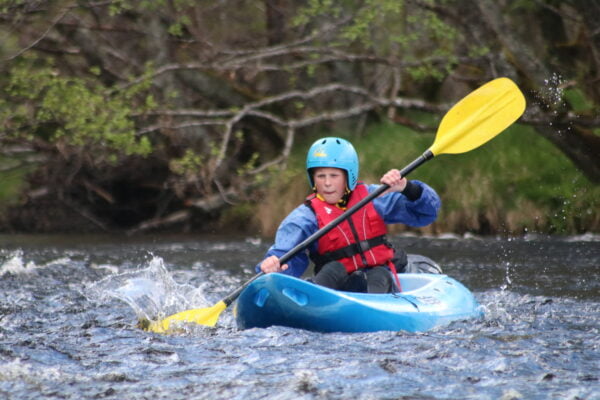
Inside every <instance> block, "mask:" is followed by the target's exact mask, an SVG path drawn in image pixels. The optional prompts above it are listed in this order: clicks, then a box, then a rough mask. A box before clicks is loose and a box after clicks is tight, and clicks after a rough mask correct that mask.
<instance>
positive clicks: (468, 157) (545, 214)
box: [0, 117, 600, 237]
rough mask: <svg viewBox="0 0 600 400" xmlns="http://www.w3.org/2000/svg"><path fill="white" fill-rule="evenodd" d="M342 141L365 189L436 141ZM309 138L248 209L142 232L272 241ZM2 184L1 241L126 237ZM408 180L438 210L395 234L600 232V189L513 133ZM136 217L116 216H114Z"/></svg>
mask: <svg viewBox="0 0 600 400" xmlns="http://www.w3.org/2000/svg"><path fill="white" fill-rule="evenodd" d="M426 118H427V117H426ZM324 135H340V136H344V134H343V133H331V132H330V133H324V134H323V136H324ZM346 137H348V139H350V140H351V141H352V142H353V143H354V145H355V147H356V148H357V150H358V152H359V155H360V162H361V172H360V176H361V179H363V180H364V181H366V182H376V181H377V180H378V177H379V176H381V175H382V174H383V173H384V172H385V171H387V170H388V169H390V168H399V169H400V168H402V167H404V166H405V165H407V164H408V163H409V162H410V161H412V160H413V159H414V158H416V157H418V156H419V155H420V154H421V153H423V151H425V150H426V149H427V148H428V147H429V146H430V145H431V143H433V140H434V134H433V133H418V132H415V131H412V130H409V129H407V128H404V127H400V126H398V125H392V124H378V125H373V126H371V127H370V128H369V129H368V130H367V131H366V132H364V133H362V134H361V135H359V136H354V137H350V136H346ZM314 139H315V137H307V138H305V139H304V141H303V142H297V143H296V144H295V146H294V152H293V153H292V155H291V156H290V159H289V162H288V164H287V169H285V170H283V171H271V174H269V175H264V176H262V177H261V179H264V183H263V184H262V185H258V186H257V188H256V189H255V190H254V191H253V192H252V193H250V194H249V196H248V198H249V199H254V200H246V201H238V202H235V203H233V204H231V205H228V206H227V207H225V208H223V209H222V210H221V211H220V212H212V213H203V212H201V211H200V210H197V209H192V208H188V209H187V210H185V211H187V212H188V214H189V215H188V218H186V219H185V220H184V221H183V220H182V221H177V220H174V221H172V222H168V223H164V224H157V227H156V228H153V229H149V231H161V232H198V233H215V232H239V233H248V234H258V235H261V236H264V237H270V236H272V235H273V234H274V232H275V230H276V228H277V226H278V224H279V222H280V221H281V219H283V218H284V217H285V215H287V213H289V212H290V211H291V210H292V209H293V208H294V207H296V206H297V205H298V204H300V203H301V201H302V200H303V199H304V197H305V196H306V195H307V194H308V193H309V188H308V185H307V180H306V173H305V171H304V160H305V152H306V149H307V148H308V147H309V146H310V143H311V142H312V141H313V140H314ZM0 175H1V176H0V177H1V178H2V179H1V180H2V182H3V185H2V188H0V232H5V233H15V232H26V233H53V232H55V233H57V232H63V233H64V232H70V233H74V232H75V233H76V232H85V233H94V232H96V233H97V232H121V233H123V232H131V231H130V227H129V226H127V224H123V223H122V222H120V223H114V224H109V223H106V222H105V221H102V220H100V219H99V218H97V217H96V216H95V215H94V214H93V213H92V212H91V211H90V210H87V209H85V208H82V207H77V206H76V205H74V204H71V203H69V202H68V201H66V200H65V199H61V198H52V197H51V196H39V197H31V196H30V197H28V198H26V199H23V195H21V196H19V193H20V191H23V189H24V188H26V184H25V182H24V180H23V179H24V175H23V174H22V172H20V171H14V172H12V173H11V172H9V173H6V172H4V173H0ZM409 178H410V179H418V180H421V181H424V182H426V183H428V184H429V185H430V186H432V187H433V188H434V189H435V190H436V191H437V192H438V193H439V194H440V197H441V198H442V201H443V205H442V210H441V212H440V216H439V218H438V220H437V221H436V222H435V223H434V224H432V225H430V226H428V227H425V228H420V229H411V228H407V227H403V226H398V227H394V228H393V229H392V231H393V232H403V231H414V232H415V233H417V234H440V233H447V232H451V233H456V234H459V235H462V234H465V233H474V234H482V235H507V236H508V235H522V234H526V233H541V234H565V235H568V234H582V233H586V232H591V233H599V232H600V213H599V212H598V210H600V186H598V185H594V184H592V183H590V182H589V181H588V180H587V179H586V178H585V177H584V176H583V175H582V174H581V173H580V172H579V171H578V170H577V169H576V168H575V167H574V166H573V165H572V163H571V162H570V161H569V160H568V159H567V158H566V157H565V156H564V155H562V153H561V152H559V151H558V149H556V147H554V146H553V145H551V144H550V143H548V142H546V141H545V139H543V138H541V137H540V136H539V135H537V134H536V133H535V132H534V131H533V130H532V129H530V128H527V127H521V126H518V125H515V126H513V127H511V128H509V129H508V130H507V131H506V132H504V133H503V134H501V135H500V136H498V137H497V138H495V139H493V140H492V141H491V142H489V143H487V144H485V145H484V146H482V147H481V148H478V149H476V150H473V151H471V152H468V153H465V154H459V155H442V156H439V157H437V158H436V159H434V160H431V161H430V162H428V163H426V164H425V165H423V166H422V167H420V168H419V169H417V170H416V171H414V173H413V174H412V175H411V176H410V177H409ZM139 196H141V197H143V194H139ZM134 211H135V210H129V211H127V210H123V212H121V213H119V215H126V214H127V213H129V214H131V213H133V212H134Z"/></svg>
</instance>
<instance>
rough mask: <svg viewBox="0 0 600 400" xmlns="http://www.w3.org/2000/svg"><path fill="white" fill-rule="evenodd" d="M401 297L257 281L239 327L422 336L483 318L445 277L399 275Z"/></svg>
mask: <svg viewBox="0 0 600 400" xmlns="http://www.w3.org/2000/svg"><path fill="white" fill-rule="evenodd" d="M398 276H399V278H400V283H401V285H402V292H401V293H389V294H369V293H351V292H342V291H336V290H331V289H328V288H325V287H322V286H318V285H315V284H313V283H310V282H308V281H304V280H301V279H298V278H294V277H291V276H288V275H284V274H277V273H274V274H267V275H264V276H261V277H260V278H258V279H256V280H255V281H254V282H252V283H251V284H250V285H249V286H248V287H247V288H246V289H245V290H244V291H243V292H242V293H241V294H240V297H239V298H238V300H237V304H236V306H235V310H234V313H235V318H236V322H237V325H238V327H239V328H240V329H249V328H265V327H268V326H272V325H279V326H287V327H292V328H300V329H306V330H311V331H318V332H374V331H401V330H402V331H409V332H423V331H427V330H429V329H432V328H434V327H436V326H440V325H445V324H448V323H450V322H451V321H456V320H466V319H469V318H475V317H479V316H481V315H483V312H482V311H481V307H480V306H479V304H478V303H477V301H476V300H475V297H474V296H473V294H472V293H471V292H470V291H469V290H468V289H467V288H466V287H465V286H463V285H462V284H461V283H460V282H458V281H456V280H454V279H452V278H450V277H449V276H447V275H443V274H429V273H425V274H423V273H416V274H414V273H402V274H398Z"/></svg>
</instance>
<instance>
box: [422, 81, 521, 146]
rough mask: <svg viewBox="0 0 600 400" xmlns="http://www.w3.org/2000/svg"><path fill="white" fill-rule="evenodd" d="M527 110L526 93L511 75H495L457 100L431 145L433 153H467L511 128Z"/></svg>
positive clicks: (443, 120)
mask: <svg viewBox="0 0 600 400" xmlns="http://www.w3.org/2000/svg"><path fill="white" fill-rule="evenodd" d="M524 111H525V97H524V96H523V93H521V91H520V90H519V88H518V87H517V85H516V84H515V83H514V82H513V81H511V80H510V79H508V78H498V79H494V80H493V81H490V82H488V83H486V84H485V85H483V86H481V87H480V88H478V89H476V90H475V91H473V92H471V93H470V94H469V95H467V96H466V97H465V98H463V99H462V100H461V101H459V102H458V103H456V105H454V107H452V108H451V109H450V110H449V111H448V112H447V113H446V115H445V116H444V118H443V119H442V122H441V123H440V126H439V128H438V131H437V135H436V137H435V142H434V143H433V145H432V146H431V147H430V148H429V150H430V151H431V152H432V153H433V155H439V154H457V153H465V152H467V151H470V150H472V149H474V148H476V147H479V146H481V145H482V144H484V143H486V142H487V141H489V140H491V139H492V138H494V137H495V136H496V135H498V134H499V133H500V132H502V131H503V130H505V129H506V128H508V127H509V126H510V125H511V124H512V123H513V122H515V121H516V120H517V119H518V118H519V117H520V116H521V115H522V114H523V112H524Z"/></svg>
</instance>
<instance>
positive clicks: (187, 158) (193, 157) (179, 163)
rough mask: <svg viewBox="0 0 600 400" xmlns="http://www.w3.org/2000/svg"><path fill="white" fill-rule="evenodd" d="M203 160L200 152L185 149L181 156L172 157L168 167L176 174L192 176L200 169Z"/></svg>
mask: <svg viewBox="0 0 600 400" xmlns="http://www.w3.org/2000/svg"><path fill="white" fill-rule="evenodd" d="M203 161H204V157H203V156H202V155H201V154H198V153H196V152H195V151H194V150H192V149H187V150H186V151H185V154H184V155H183V156H182V157H180V158H174V159H172V160H171V162H170V165H169V167H170V169H171V171H173V172H174V173H176V174H177V175H182V176H193V175H196V174H197V173H198V172H199V171H200V168H201V167H202V163H203Z"/></svg>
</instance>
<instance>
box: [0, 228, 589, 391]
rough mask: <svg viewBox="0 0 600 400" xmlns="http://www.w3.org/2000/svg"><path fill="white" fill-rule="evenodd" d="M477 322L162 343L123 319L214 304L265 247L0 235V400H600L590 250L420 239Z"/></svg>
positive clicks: (533, 242) (205, 332) (531, 241)
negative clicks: (461, 288) (470, 295)
mask: <svg viewBox="0 0 600 400" xmlns="http://www.w3.org/2000/svg"><path fill="white" fill-rule="evenodd" d="M393 242H394V243H395V244H397V245H399V246H403V247H405V248H406V249H407V250H408V251H409V252H411V253H418V254H424V255H427V256H429V257H431V258H433V259H434V260H436V261H438V262H439V263H440V264H441V265H442V267H443V268H444V272H445V273H447V274H449V275H450V276H452V277H454V278H456V279H458V280H459V281H461V282H462V283H463V284H465V285H466V286H467V287H469V288H470V289H471V290H472V291H473V292H474V293H475V296H476V297H477V299H478V301H479V302H480V303H481V304H482V305H483V306H484V308H485V312H486V314H485V317H484V318H482V319H480V320H475V321H461V322H456V323H453V324H451V325H450V326H446V327H443V328H438V329H436V330H434V331H431V332H426V333H416V334H414V333H406V332H376V333H366V334H343V333H333V334H332V333H329V334H322V333H315V332H307V331H301V330H295V329H289V328H283V327H272V328H268V329H251V330H246V331H240V330H238V329H237V328H236V326H235V321H234V318H233V316H232V310H231V309H228V310H226V311H225V312H224V313H223V314H221V317H220V319H219V322H218V324H217V326H216V327H215V328H203V327H193V328H189V329H187V330H186V331H184V332H181V333H179V334H176V335H171V336H162V335H157V334H152V333H148V332H145V331H141V330H139V329H138V328H137V327H136V323H137V318H138V316H154V315H156V314H159V313H164V314H170V313H172V312H175V311H179V310H182V309H186V308H190V307H193V308H196V307H205V306H209V305H212V304H214V303H215V302H217V301H218V300H220V299H221V298H222V297H224V296H226V295H227V294H228V293H229V292H231V291H232V290H234V289H235V288H237V287H238V286H239V285H240V284H242V283H243V282H245V281H246V280H247V279H249V278H250V277H252V276H253V274H254V271H253V265H254V264H255V263H256V262H257V261H258V260H260V258H261V256H262V254H263V253H264V251H265V250H266V248H267V246H268V245H269V243H266V242H262V241H260V240H259V239H257V238H246V237H238V238H234V237H207V236H202V237H189V236H188V237H166V236H162V237H144V238H135V239H134V238H126V237H91V236H90V237H86V236H84V237H57V236H54V237H44V236H6V235H4V236H3V235H0V398H6V399H39V398H46V399H54V398H56V399H162V398H164V399H263V398H269V399H349V398H354V399H401V398H403V399H465V398H470V399H600V322H599V321H600V283H599V281H600V279H599V278H598V277H599V273H600V237H598V236H594V235H583V236H579V237H566V238H547V237H534V236H530V237H525V238H518V239H511V240H507V239H497V238H457V237H452V236H448V237H437V238H420V237H411V236H398V237H394V238H393Z"/></svg>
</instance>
